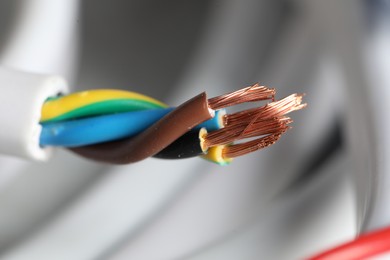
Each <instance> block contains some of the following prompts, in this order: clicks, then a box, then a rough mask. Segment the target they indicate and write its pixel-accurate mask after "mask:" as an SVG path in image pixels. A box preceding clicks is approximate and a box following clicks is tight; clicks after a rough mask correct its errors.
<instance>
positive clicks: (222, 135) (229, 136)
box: [204, 117, 292, 147]
mask: <svg viewBox="0 0 390 260" xmlns="http://www.w3.org/2000/svg"><path fill="white" fill-rule="evenodd" d="M291 122H292V120H291V119H290V118H289V117H281V118H268V119H262V118H260V117H258V118H255V120H254V121H251V122H247V123H246V124H244V123H243V124H236V125H233V126H228V127H225V128H222V129H219V130H217V131H213V132H210V133H208V134H207V136H206V137H205V138H204V145H205V146H206V147H211V146H216V145H224V144H229V143H232V142H234V141H237V140H241V139H244V138H250V137H255V136H262V135H270V134H277V133H281V132H285V131H286V130H287V129H289V126H288V124H290V123H291Z"/></svg>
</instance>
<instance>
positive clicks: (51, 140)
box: [40, 108, 226, 147]
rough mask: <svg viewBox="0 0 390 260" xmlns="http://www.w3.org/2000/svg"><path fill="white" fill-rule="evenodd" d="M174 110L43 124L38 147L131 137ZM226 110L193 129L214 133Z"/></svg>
mask: <svg viewBox="0 0 390 260" xmlns="http://www.w3.org/2000/svg"><path fill="white" fill-rule="evenodd" d="M173 109H174V108H165V109H150V110H142V111H134V112H127V113H118V114H112V115H104V116H97V117H90V118H83V119H78V120H72V121H65V122H53V123H52V122H50V123H42V132H41V136H40V145H41V146H63V147H78V146H85V145H90V144H97V143H102V142H108V141H113V140H118V139H123V138H126V137H131V136H134V135H136V134H139V133H140V132H142V131H144V130H145V129H146V128H148V127H150V126H151V125H152V124H153V123H155V122H156V121H158V120H159V119H161V118H162V117H163V116H165V115H166V114H168V113H169V112H171V111H172V110H173ZM225 114H226V113H225V110H218V111H216V113H215V116H214V117H213V118H211V119H209V120H207V121H205V122H203V123H202V124H200V125H198V126H196V127H195V129H200V128H202V127H204V128H206V129H207V130H208V131H215V130H218V129H220V128H222V127H223V116H224V115H225Z"/></svg>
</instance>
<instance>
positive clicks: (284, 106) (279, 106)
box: [224, 94, 306, 125]
mask: <svg viewBox="0 0 390 260" xmlns="http://www.w3.org/2000/svg"><path fill="white" fill-rule="evenodd" d="M302 98H303V95H302V94H292V95H290V96H288V97H285V98H283V99H281V100H278V101H274V102H271V103H268V104H266V105H264V106H261V107H256V108H251V109H248V110H244V111H240V112H236V113H233V114H229V115H225V119H224V122H225V125H235V124H242V123H244V122H247V121H251V120H253V117H254V116H257V117H261V118H263V119H266V118H274V117H280V116H283V115H286V114H288V113H290V112H293V111H296V110H300V109H302V108H304V107H306V104H302Z"/></svg>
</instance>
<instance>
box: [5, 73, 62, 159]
mask: <svg viewBox="0 0 390 260" xmlns="http://www.w3.org/2000/svg"><path fill="white" fill-rule="evenodd" d="M0 91H1V95H0V111H2V112H1V113H0V122H1V129H0V154H5V155H12V156H17V157H21V158H28V159H33V160H46V159H47V158H48V157H49V156H50V153H51V149H49V148H41V147H40V146H39V136H40V133H41V126H40V124H39V119H40V117H41V109H42V105H43V103H44V102H45V100H46V99H47V98H48V97H52V96H56V95H57V94H58V93H66V92H67V84H66V82H65V80H64V79H63V78H62V77H59V76H52V75H41V74H35V73H30V72H22V71H17V70H11V69H7V68H1V67H0Z"/></svg>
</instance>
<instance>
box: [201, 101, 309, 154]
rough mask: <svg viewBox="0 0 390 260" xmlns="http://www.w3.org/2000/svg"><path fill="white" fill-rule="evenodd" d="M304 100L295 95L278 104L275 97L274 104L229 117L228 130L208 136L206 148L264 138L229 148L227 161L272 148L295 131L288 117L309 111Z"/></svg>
mask: <svg viewBox="0 0 390 260" xmlns="http://www.w3.org/2000/svg"><path fill="white" fill-rule="evenodd" d="M302 98H303V95H302V94H292V95H290V96H287V97H285V98H283V99H281V100H279V101H274V99H273V97H272V100H273V102H270V103H267V104H265V105H263V106H261V107H256V108H251V109H247V110H244V111H240V112H236V113H233V114H227V115H225V117H224V124H225V128H222V129H220V130H217V131H214V132H211V133H208V135H207V136H206V137H205V140H204V145H205V146H206V147H212V146H218V145H226V144H232V143H233V142H235V141H237V140H242V139H245V138H251V137H260V138H257V139H255V140H251V141H248V142H244V143H239V144H232V145H228V146H226V147H225V148H224V150H223V157H225V158H234V157H238V156H241V155H245V154H247V153H251V152H254V151H257V150H259V149H262V148H265V147H267V146H270V145H272V144H274V143H275V142H276V141H277V140H278V139H279V138H280V137H281V136H282V134H284V133H285V132H286V131H287V130H288V129H290V128H291V127H290V126H289V124H291V123H292V122H293V121H292V120H291V118H289V117H286V116H285V115H286V114H288V113H290V112H293V111H296V110H300V109H302V108H304V107H306V104H302ZM253 100H255V98H253ZM262 100H264V99H262Z"/></svg>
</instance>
